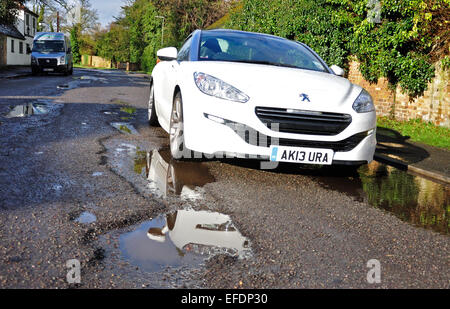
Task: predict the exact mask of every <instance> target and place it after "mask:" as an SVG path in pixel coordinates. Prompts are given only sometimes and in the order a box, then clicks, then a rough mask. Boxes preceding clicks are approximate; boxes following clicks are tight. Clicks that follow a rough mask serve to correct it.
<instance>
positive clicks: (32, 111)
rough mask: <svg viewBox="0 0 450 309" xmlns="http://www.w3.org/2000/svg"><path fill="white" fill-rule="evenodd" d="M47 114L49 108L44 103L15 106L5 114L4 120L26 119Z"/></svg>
mask: <svg viewBox="0 0 450 309" xmlns="http://www.w3.org/2000/svg"><path fill="white" fill-rule="evenodd" d="M48 112H49V106H48V104H46V103H28V104H22V105H17V106H15V107H14V108H12V109H11V111H10V112H9V113H8V114H6V116H5V117H6V118H17V117H27V116H32V115H45V114H48Z"/></svg>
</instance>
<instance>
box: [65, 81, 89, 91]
mask: <svg viewBox="0 0 450 309" xmlns="http://www.w3.org/2000/svg"><path fill="white" fill-rule="evenodd" d="M90 82H91V81H90V80H88V81H81V80H80V79H78V80H73V81H70V82H68V83H67V84H61V85H58V86H56V88H57V89H62V90H71V89H74V88H78V87H80V85H85V84H89V83H90Z"/></svg>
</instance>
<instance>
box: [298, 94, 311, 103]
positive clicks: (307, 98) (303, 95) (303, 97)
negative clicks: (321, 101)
mask: <svg viewBox="0 0 450 309" xmlns="http://www.w3.org/2000/svg"><path fill="white" fill-rule="evenodd" d="M300 98H302V102H304V101H308V102H311V101H310V100H309V96H308V95H307V94H306V93H302V94H300Z"/></svg>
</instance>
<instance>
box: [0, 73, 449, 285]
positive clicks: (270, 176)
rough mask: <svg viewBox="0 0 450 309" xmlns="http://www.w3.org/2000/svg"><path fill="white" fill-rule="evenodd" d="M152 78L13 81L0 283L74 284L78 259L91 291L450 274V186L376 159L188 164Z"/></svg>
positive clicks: (4, 104) (4, 143)
mask: <svg viewBox="0 0 450 309" xmlns="http://www.w3.org/2000/svg"><path fill="white" fill-rule="evenodd" d="M148 86H149V80H148V79H147V78H146V76H145V75H140V74H126V73H124V72H120V71H102V70H81V69H79V70H75V72H74V76H72V77H63V76H56V75H55V76H39V77H27V78H21V79H15V80H2V81H0V144H1V148H0V251H1V255H0V260H1V261H0V286H1V287H48V288H52V287H62V288H65V287H73V284H69V283H67V280H66V275H67V272H68V268H67V267H66V261H68V260H70V259H78V260H79V261H80V263H81V283H79V284H76V285H75V286H76V287H80V288H91V287H103V288H110V287H120V288H128V287H131V288H167V287H200V288H203V287H206V288H304V287H307V288H321V287H325V288H348V287H356V288H379V287H382V288H385V287H389V288H405V287H408V288H412V287H423V288H431V287H435V288H449V287H450V285H449V282H450V273H449V269H450V267H449V266H450V263H449V262H450V258H449V257H450V254H449V252H450V251H449V245H450V242H449V215H450V209H449V205H450V203H449V201H450V197H449V196H450V188H449V186H448V185H443V184H439V183H435V182H432V181H429V180H427V179H424V178H421V177H418V176H414V175H410V174H408V173H406V172H404V171H400V170H397V169H395V168H392V167H388V166H386V165H383V164H380V163H377V162H373V163H371V164H370V165H368V166H365V167H362V168H360V169H359V170H358V171H357V172H352V171H349V170H347V169H343V168H317V167H312V166H299V165H290V164H280V165H279V167H278V168H277V169H275V170H260V168H259V166H260V165H259V162H258V161H251V160H228V159H223V160H210V161H204V162H197V161H195V162H179V161H174V160H173V159H172V158H171V157H170V152H169V151H168V150H167V143H168V136H167V134H166V133H165V132H164V131H163V130H162V129H160V128H149V127H148V125H147V122H146V120H147V118H146V117H147V116H146V103H147V99H148V90H149V89H148ZM371 259H378V260H379V261H380V264H381V283H376V284H369V283H368V282H367V273H368V271H369V270H370V268H368V267H367V262H368V261H369V260H371Z"/></svg>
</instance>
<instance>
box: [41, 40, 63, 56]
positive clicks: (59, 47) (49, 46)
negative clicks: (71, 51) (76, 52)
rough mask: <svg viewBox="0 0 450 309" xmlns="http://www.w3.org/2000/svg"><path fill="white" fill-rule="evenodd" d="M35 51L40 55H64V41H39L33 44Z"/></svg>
mask: <svg viewBox="0 0 450 309" xmlns="http://www.w3.org/2000/svg"><path fill="white" fill-rule="evenodd" d="M33 51H34V52H38V53H62V52H64V51H65V50H64V41H51V40H37V41H34V42H33Z"/></svg>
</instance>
